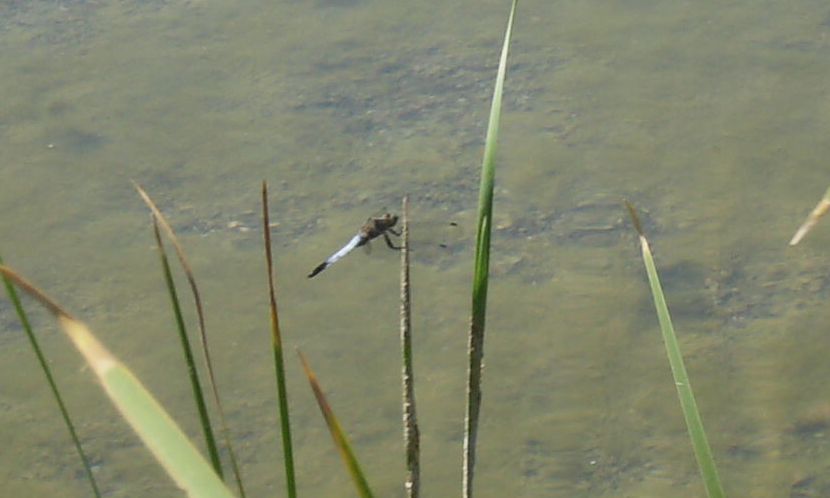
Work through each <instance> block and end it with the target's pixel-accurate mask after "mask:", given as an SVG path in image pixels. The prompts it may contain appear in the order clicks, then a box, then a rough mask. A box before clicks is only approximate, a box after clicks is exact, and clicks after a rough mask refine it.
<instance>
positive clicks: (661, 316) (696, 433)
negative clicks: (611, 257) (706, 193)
mask: <svg viewBox="0 0 830 498" xmlns="http://www.w3.org/2000/svg"><path fill="white" fill-rule="evenodd" d="M625 204H626V207H627V208H628V212H629V213H630V214H631V219H632V221H633V223H634V227H635V228H636V229H637V233H638V234H639V236H640V248H641V249H642V255H643V262H644V263H645V267H646V274H647V275H648V282H649V285H650V286H651V294H652V297H653V298H654V307H655V308H656V309H657V319H658V320H659V322H660V331H661V332H662V334H663V343H664V344H665V346H666V354H667V355H668V357H669V364H670V365H671V371H672V376H673V377H674V385H675V386H676V387H677V395H678V397H679V398H680V408H681V410H682V411H683V417H684V418H685V419H686V427H687V428H688V430H689V436H690V438H691V441H692V448H693V449H694V453H695V458H696V459H697V465H698V468H699V469H700V474H701V476H702V477H703V484H704V486H705V487H706V494H707V495H708V496H709V498H723V497H725V496H726V495H725V494H724V492H723V487H722V486H721V483H720V478H719V477H718V469H717V467H716V466H715V460H714V458H713V457H712V450H711V449H710V448H709V441H708V440H707V439H706V432H705V431H704V430H703V422H702V421H701V419H700V413H699V412H698V409H697V403H696V402H695V396H694V393H693V392H692V385H691V384H690V383H689V376H688V375H687V374H686V367H685V365H684V364H683V355H682V354H681V352H680V346H679V345H678V343H677V336H676V335H675V333H674V326H673V325H672V322H671V316H670V315H669V308H668V306H666V297H665V296H664V295H663V288H662V286H661V285H660V279H659V277H658V276H657V268H656V267H655V265H654V258H653V257H652V254H651V248H650V247H649V244H648V241H647V240H646V237H645V234H644V233H643V227H642V225H641V224H640V219H639V217H638V216H637V212H636V211H635V210H634V206H632V205H631V204H630V203H629V202H628V201H626V203H625Z"/></svg>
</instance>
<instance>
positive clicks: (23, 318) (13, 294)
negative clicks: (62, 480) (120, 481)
mask: <svg viewBox="0 0 830 498" xmlns="http://www.w3.org/2000/svg"><path fill="white" fill-rule="evenodd" d="M2 265H3V258H2V257H0V266H2ZM2 278H3V285H4V286H5V287H6V293H7V294H8V295H9V299H10V300H11V302H12V304H13V305H14V309H15V311H16V312H17V317H18V318H19V319H20V324H21V325H22V326H23V330H24V331H25V332H26V337H28V338H29V344H30V345H31V346H32V350H33V351H34V352H35V356H37V361H38V363H39V364H40V369H41V370H43V373H44V374H45V375H46V382H47V383H48V384H49V389H50V390H51V391H52V396H54V397H55V401H57V402H58V409H59V410H60V412H61V417H63V421H64V423H65V424H66V428H67V429H69V435H70V437H72V443H73V444H74V445H75V451H77V452H78V456H79V457H81V464H83V466H84V473H85V474H86V478H87V480H88V481H89V485H90V486H92V492H93V494H94V495H95V496H96V497H97V498H101V492H100V491H99V490H98V483H97V482H96V481H95V476H94V475H93V473H92V467H91V466H90V464H89V458H87V456H86V453H85V452H84V449H83V447H82V446H81V440H80V438H79V437H78V433H77V432H76V431H75V424H73V423H72V417H70V416H69V410H68V409H67V408H66V405H65V404H64V402H63V396H61V393H60V390H59V389H58V384H57V382H55V378H54V377H53V376H52V369H51V368H49V362H47V361H46V356H44V355H43V351H42V350H41V349H40V343H38V341H37V337H35V333H34V331H33V330H32V326H31V324H30V322H29V317H28V315H26V311H25V310H24V309H23V303H21V302H20V296H18V295H17V291H16V290H15V288H14V285H12V283H11V282H10V281H9V279H8V278H6V275H5V274H3V275H2Z"/></svg>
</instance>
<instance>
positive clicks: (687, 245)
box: [0, 0, 830, 497]
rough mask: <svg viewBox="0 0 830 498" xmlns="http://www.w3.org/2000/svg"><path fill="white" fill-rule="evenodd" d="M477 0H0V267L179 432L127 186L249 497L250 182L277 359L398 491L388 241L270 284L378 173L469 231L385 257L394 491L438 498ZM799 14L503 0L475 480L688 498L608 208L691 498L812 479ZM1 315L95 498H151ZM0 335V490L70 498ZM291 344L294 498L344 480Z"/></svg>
mask: <svg viewBox="0 0 830 498" xmlns="http://www.w3.org/2000/svg"><path fill="white" fill-rule="evenodd" d="M507 7H508V6H507V5H506V3H505V2H493V1H487V2H480V1H478V2H472V1H464V2H461V3H455V4H449V5H448V4H446V3H439V2H420V3H407V4H394V3H389V2H376V1H373V0H319V1H314V2H296V1H287V2H277V3H274V2H247V3H244V4H228V3H224V2H213V1H210V0H201V1H188V2H181V3H174V2H163V1H157V2H153V1H150V2H117V3H109V2H90V1H66V2H42V1H36V2H14V1H12V2H4V3H2V4H0V67H3V68H4V73H3V74H4V77H3V78H2V79H0V100H1V101H2V102H4V105H3V108H2V111H0V212H2V213H3V216H0V234H2V235H1V236H0V253H2V255H3V257H4V258H5V260H6V261H7V262H8V263H9V264H11V265H12V266H14V267H16V268H18V269H20V270H21V271H22V272H23V273H24V274H26V275H28V276H29V277H31V278H32V279H33V280H35V281H36V282H38V283H39V284H41V285H42V286H43V287H44V288H45V289H47V290H48V291H49V292H50V293H51V294H52V295H54V296H55V297H56V298H57V299H58V300H59V301H61V302H62V303H64V304H65V305H66V306H67V307H68V308H69V309H71V310H73V311H74V312H75V313H76V314H77V315H79V316H80V317H82V318H84V319H86V320H87V321H88V322H89V323H90V324H91V325H92V327H93V328H94V329H95V330H97V331H98V332H99V333H100V336H101V338H102V340H103V341H104V342H105V343H106V344H108V345H109V346H110V347H111V348H112V349H113V351H114V352H115V353H116V354H118V355H119V356H120V357H122V358H123V359H124V360H125V362H126V363H127V364H128V365H129V366H130V367H132V368H134V370H135V371H136V373H137V374H138V375H139V376H140V377H141V378H142V379H143V380H145V382H146V383H147V384H148V385H149V387H150V388H151V389H152V390H153V391H154V392H155V393H156V394H157V395H158V397H159V398H160V399H161V401H162V402H163V403H164V404H165V405H166V406H168V407H169V408H170V410H171V412H172V413H173V414H174V415H175V417H176V418H177V420H179V421H180V422H181V423H182V424H183V425H184V426H185V427H186V428H187V430H188V432H189V433H190V434H191V435H192V436H193V437H194V438H198V434H199V431H198V429H197V428H196V426H195V423H194V422H195V416H194V413H193V412H194V410H193V407H192V403H191V402H190V401H189V398H188V387H187V384H186V382H183V381H180V380H179V379H182V375H183V373H184V372H183V368H182V366H181V364H180V359H179V357H180V355H181V353H180V352H179V349H178V346H177V342H178V339H177V338H176V337H175V336H174V335H173V330H172V325H173V322H172V319H171V317H170V311H169V307H168V304H167V302H166V298H165V295H164V293H163V288H162V281H161V278H160V271H159V269H158V263H157V256H156V254H155V253H154V252H153V249H152V234H151V231H150V227H149V224H148V221H149V218H148V215H147V213H146V209H145V208H144V207H143V206H142V204H141V202H140V200H139V198H138V196H137V195H135V193H134V192H133V190H132V187H131V184H130V180H131V179H132V180H135V181H137V182H139V183H141V184H142V185H143V186H144V187H145V188H146V189H147V190H148V191H149V192H150V193H151V195H153V196H154V197H155V198H156V200H157V201H158V203H159V205H160V207H161V208H162V210H163V211H165V213H167V214H168V215H169V216H170V218H171V222H172V223H173V225H174V227H175V228H176V229H177V230H178V231H179V233H180V234H181V236H182V239H183V242H184V243H185V245H186V247H187V249H188V251H189V254H190V256H191V258H192V263H193V266H194V269H195V271H196V274H197V278H198V279H199V281H200V282H201V284H202V286H203V293H204V299H205V302H206V305H207V308H208V321H207V326H208V332H209V334H210V336H211V340H212V342H213V344H214V345H215V346H214V357H215V361H216V363H217V367H218V374H219V377H220V379H221V385H220V388H221V390H222V392H223V394H224V396H225V398H226V399H227V405H228V406H227V411H228V415H229V418H230V423H231V429H232V431H233V434H234V437H235V438H236V439H237V440H238V441H239V445H240V446H239V450H238V451H239V454H240V457H241V460H242V465H243V470H244V474H245V477H246V480H247V481H248V482H249V487H250V494H251V495H252V496H265V495H268V494H274V493H278V492H279V491H277V490H279V489H280V488H281V486H282V471H281V470H280V469H279V458H280V457H279V452H278V447H277V444H278V442H277V441H278V436H277V433H276V422H275V412H276V409H275V407H274V403H273V393H274V386H273V381H272V380H271V379H272V377H273V374H272V369H273V367H272V366H271V363H270V339H269V332H268V328H267V327H268V315H267V311H266V302H267V301H266V299H265V289H266V287H265V284H266V282H265V278H264V275H263V266H264V262H263V256H262V249H261V244H260V240H261V231H260V228H259V207H258V201H259V188H260V182H261V180H262V179H267V180H268V181H269V183H270V185H271V203H272V206H271V207H272V221H273V222H274V226H273V227H272V232H273V235H274V241H275V244H276V247H275V250H276V258H277V261H276V263H277V272H278V281H279V289H280V290H279V294H280V296H279V297H280V307H281V317H282V322H283V329H284V333H285V335H286V341H287V343H288V344H289V345H290V347H289V349H292V348H293V347H300V348H302V349H303V351H304V352H305V353H306V354H307V355H308V356H309V358H310V359H311V361H312V362H313V364H314V366H315V368H316V369H317V371H318V374H319V376H320V378H321V381H322V382H323V384H324V387H325V388H326V390H327V392H328V393H330V395H331V401H332V402H333V404H334V406H335V408H336V409H337V410H338V413H339V415H340V416H341V417H342V421H343V423H344V425H345V427H347V428H348V430H349V431H350V433H351V435H352V438H353V442H354V446H355V448H356V451H357V452H358V455H359V456H360V457H361V459H362V460H363V462H364V466H365V468H366V470H367V473H368V475H369V479H370V481H371V482H372V484H373V485H374V487H375V488H376V491H377V494H378V495H379V496H403V495H402V491H401V486H400V482H401V478H402V475H403V471H402V467H403V463H402V462H403V457H402V454H401V443H400V428H399V419H400V415H399V401H398V397H399V382H400V381H399V372H398V370H399V366H398V356H399V355H398V352H397V351H398V338H397V332H396V327H397V320H398V318H397V305H398V303H397V297H396V296H397V273H398V270H397V256H396V255H395V254H394V253H391V252H389V251H385V250H382V248H378V249H376V250H375V251H374V252H373V253H372V254H371V256H370V257H366V256H364V255H361V254H354V255H350V256H349V257H347V258H345V259H344V260H343V261H342V262H340V263H338V264H337V265H336V266H335V267H333V268H331V269H329V270H327V271H326V272H325V273H324V274H322V275H320V276H319V277H317V278H315V279H314V280H312V281H309V280H307V279H306V277H305V276H306V274H307V273H308V271H310V270H311V269H312V268H313V267H314V265H316V264H317V263H319V261H320V260H321V259H322V258H324V257H326V256H328V255H329V254H330V253H331V251H332V250H334V249H336V248H337V247H339V245H341V244H342V243H343V242H345V240H347V238H348V237H349V236H351V235H352V234H353V233H354V230H356V229H357V228H358V227H359V226H360V224H361V223H362V222H363V221H364V220H365V219H366V218H367V217H368V216H370V215H372V214H375V213H377V212H379V211H380V210H383V209H384V208H386V209H390V210H395V209H397V206H398V205H399V202H400V197H401V196H402V195H403V193H405V192H408V193H409V194H410V195H411V198H412V211H413V216H414V217H415V218H416V219H418V220H420V221H425V222H427V223H429V222H433V223H435V222H437V223H441V222H445V221H446V220H454V221H457V222H459V223H461V224H464V225H467V226H469V229H468V230H466V231H465V232H464V235H463V236H462V239H461V240H459V241H457V242H455V243H454V245H451V247H450V250H448V251H446V252H444V253H437V252H433V253H425V254H424V255H422V256H420V257H418V258H416V268H415V269H414V271H413V280H414V285H415V293H414V299H415V307H416V323H415V326H416V344H415V346H416V355H417V358H416V376H417V380H418V382H419V388H418V401H419V406H418V409H419V414H420V417H421V422H422V434H423V441H422V449H423V453H424V464H423V465H422V469H423V478H424V485H423V490H424V494H425V496H427V495H429V496H449V495H451V494H454V493H457V492H458V489H459V482H460V458H461V457H460V455H461V447H460V445H461V429H462V423H463V409H464V402H463V391H464V388H463V382H464V375H465V366H464V348H465V344H466V339H465V333H466V325H467V312H466V311H465V309H466V307H467V306H468V301H469V297H468V296H469V286H470V271H471V267H472V263H471V261H470V256H471V252H470V251H471V244H470V240H471V238H472V227H471V225H472V223H473V221H472V219H473V217H474V212H475V203H476V200H477V188H478V168H479V165H480V161H481V153H482V144H483V137H484V131H485V124H486V118H487V112H488V110H489V98H490V95H491V92H492V83H493V78H494V74H495V68H496V63H497V56H498V50H499V48H500V43H501V36H502V33H503V29H504V23H505V21H506V16H507ZM828 20H830V9H828V7H827V6H826V5H825V4H824V3H822V2H817V1H806V0H805V1H798V2H788V3H786V4H780V5H779V4H776V3H765V4H763V5H762V4H758V3H757V2H736V3H732V4H730V5H728V6H723V5H720V6H718V8H717V9H715V8H713V7H711V6H708V5H703V4H676V3H675V4H664V5H660V6H655V5H654V3H653V2H638V1H630V2H622V3H617V4H608V3H595V2H576V1H570V2H556V3H551V2H523V3H522V4H521V5H520V10H519V15H518V20H517V24H516V29H515V44H514V46H513V52H512V54H511V66H510V72H509V77H508V81H507V86H506V90H505V91H506V95H505V109H504V113H503V123H502V141H501V148H500V156H499V157H500V169H499V171H498V173H497V192H496V200H495V203H496V204H495V205H496V219H495V220H494V229H495V230H494V236H493V244H494V255H493V259H492V266H493V268H492V269H493V277H492V278H491V292H490V309H489V310H490V313H489V315H488V337H487V346H486V351H487V358H486V360H487V367H486V374H485V395H484V396H485V397H484V412H483V419H482V434H481V436H480V440H479V444H480V448H479V459H478V474H477V481H476V485H477V490H478V494H479V495H480V496H528V497H530V496H563V497H564V496H568V497H573V496H578V497H599V496H641V497H647V496H654V497H657V496H690V497H691V496H701V495H702V494H703V490H702V487H701V484H700V481H699V478H698V476H697V471H696V468H695V463H694V458H693V456H692V453H691V450H690V448H689V445H688V440H687V439H688V438H687V436H686V432H685V428H684V426H683V421H682V417H681V415H680V412H679V408H678V404H677V401H676V396H675V392H674V387H673V386H672V382H671V378H670V373H669V370H668V365H667V362H666V359H665V354H664V351H663V345H662V343H661V340H660V335H659V331H658V329H657V322H656V318H655V316H654V313H653V309H652V305H651V301H650V296H649V294H648V288H647V284H646V282H645V276H644V271H643V269H642V264H641V261H640V259H639V252H638V249H637V245H636V239H635V237H634V234H633V230H632V229H631V227H630V225H629V223H628V221H627V219H626V218H625V212H624V209H623V208H622V205H621V200H622V199H623V198H627V199H629V200H630V201H632V202H633V203H634V204H636V205H637V206H638V208H640V209H641V212H642V215H643V218H644V223H645V227H646V230H647V232H648V234H649V236H650V239H651V241H652V245H653V247H654V249H655V251H656V258H657V264H658V268H659V269H660V270H661V271H662V278H663V281H664V285H665V288H666V292H667V295H668V301H669V306H670V308H671V310H672V311H673V314H674V317H675V320H676V323H675V325H676V328H677V330H678V333H679V334H680V336H681V344H682V347H683V349H684V353H685V355H686V358H687V368H688V369H689V372H690V375H691V378H692V381H693V382H694V387H695V390H696V393H697V396H698V404H699V405H700V408H701V410H702V413H703V417H704V422H705V424H706V427H707V430H708V432H709V436H710V440H711V443H712V446H713V450H714V452H715V455H716V458H717V460H718V463H719V465H720V466H721V475H722V478H723V480H724V483H725V486H726V488H727V491H728V492H729V493H730V494H731V495H751V496H758V497H780V496H793V497H796V496H798V497H802V496H804V497H807V496H826V495H827V494H828V489H830V480H828V478H827V477H826V476H827V472H826V469H825V468H824V466H823V464H822V462H823V461H825V460H826V458H827V456H828V454H830V443H829V442H828V441H830V440H829V439H828V436H827V434H828V431H827V428H828V427H829V426H830V409H828V406H830V401H828V400H830V391H828V387H827V383H826V382H825V379H826V378H827V377H828V374H830V372H828V369H830V367H828V362H827V361H826V358H827V355H828V349H830V346H829V345H828V341H827V340H826V330H825V326H826V325H825V324H826V323H827V318H828V315H829V314H830V312H828V311H827V306H826V302H827V299H828V297H830V264H828V261H829V260H828V258H827V251H826V247H827V241H828V240H830V228H828V227H824V226H822V225H820V226H819V227H818V230H817V231H816V233H814V234H811V235H810V236H809V237H808V238H807V240H806V241H805V242H804V243H803V245H802V246H799V247H798V248H796V249H790V248H787V246H786V243H787V241H788V240H789V237H790V236H791V235H792V233H793V231H794V230H795V228H796V227H797V225H798V224H799V223H800V222H801V220H802V218H803V216H804V215H805V214H806V213H807V212H808V211H809V209H810V208H811V207H812V206H813V204H814V203H815V202H816V201H817V199H818V198H819V197H820V195H821V194H822V193H823V191H824V189H825V188H826V186H827V184H828V178H829V177H828V175H827V174H826V173H825V169H826V165H825V162H826V157H827V150H826V149H827V145H826V144H827V140H826V137H827V136H828V131H830V103H829V102H830V101H828V99H827V92H826V90H825V89H826V87H827V85H826V82H827V81H828V80H830V62H828V60H827V58H826V54H827V50H828V48H830V47H828V45H830V41H828V40H830V21H828ZM428 238H429V237H428ZM433 239H434V237H433ZM430 242H434V240H432V239H431V240H430ZM432 245H435V244H432ZM379 249H381V250H379ZM191 318H192V317H191ZM34 319H35V323H36V324H37V326H38V330H39V332H40V335H41V337H42V341H43V346H44V349H45V352H46V354H47V355H48V356H49V358H50V359H51V360H52V363H53V365H54V368H55V369H56V373H57V374H58V375H59V378H60V379H61V385H62V386H63V388H64V389H65V390H66V394H67V402H68V404H69V408H70V409H71V410H72V412H73V413H75V414H76V416H77V417H79V419H80V420H81V421H82V422H81V424H80V427H79V430H80V432H81V434H82V437H83V439H84V442H85V444H86V446H87V447H88V449H89V451H90V454H91V457H92V460H93V462H94V464H95V468H96V472H97V474H98V476H99V478H100V482H101V485H102V487H103V488H104V490H105V491H106V494H107V496H113V497H120V496H178V494H177V492H176V490H175V488H174V486H173V485H172V483H171V482H170V481H169V479H168V478H167V477H166V476H164V475H163V473H162V472H161V471H160V470H158V468H157V467H156V465H155V463H153V461H152V460H151V459H150V457H149V456H148V455H147V454H146V451H145V450H144V449H143V448H142V447H141V445H140V444H139V443H138V442H137V440H136V438H135V437H134V436H133V435H132V433H131V432H130V430H129V429H127V428H126V427H125V425H124V424H123V423H122V422H121V421H120V420H119V418H118V416H117V415H116V414H115V412H114V410H113V409H112V408H111V407H110V406H109V404H108V403H107V401H106V400H105V399H104V398H103V396H102V395H101V393H100V390H99V389H98V387H97V386H96V385H95V383H94V382H93V380H92V378H91V375H90V373H89V372H88V371H87V370H86V369H85V368H84V367H83V366H82V364H81V362H80V360H79V358H78V356H77V354H76V353H75V352H74V351H73V350H72V349H71V348H70V347H69V346H68V343H67V342H66V340H65V339H64V338H63V337H62V336H61V335H60V333H58V332H57V331H56V330H55V328H54V326H53V325H52V324H51V322H50V320H49V319H48V318H47V317H45V316H44V315H42V314H40V313H35V317H34ZM0 344H2V346H3V347H2V348H0V373H2V375H0V378H2V379H3V380H2V383H1V384H2V389H0V421H2V425H3V427H4V428H5V430H4V431H3V432H2V433H3V434H4V441H3V442H4V448H5V451H3V452H0V468H2V469H3V471H2V472H3V473H2V476H0V482H2V487H3V489H4V490H7V492H8V493H11V494H10V496H12V495H13V496H45V495H57V494H59V495H60V496H66V497H74V496H78V497H80V496H88V494H89V493H88V489H87V485H86V483H85V482H84V481H83V477H82V475H81V472H80V471H79V469H78V463H77V460H76V458H75V456H74V454H73V450H72V448H71V445H70V443H69V441H68V437H67V436H66V431H65V429H64V427H63V426H62V424H61V422H60V420H59V417H58V415H57V413H56V410H55V408H54V403H53V401H52V400H51V399H50V398H49V396H48V395H47V391H46V388H45V387H44V382H43V379H42V378H41V377H42V375H41V373H40V372H39V371H38V369H37V367H36V365H35V362H34V358H33V355H32V353H31V352H30V351H29V349H28V345H27V343H26V340H25V338H24V337H23V336H22V332H21V330H20V329H19V327H18V326H17V325H16V322H15V319H14V317H13V314H12V309H11V306H10V305H9V304H8V303H7V302H6V301H5V300H0ZM293 361H294V360H293V358H289V365H290V367H291V368H290V371H289V376H290V378H289V388H290V390H291V393H292V400H293V401H294V405H295V406H294V412H293V414H294V418H293V420H294V423H295V424H296V432H295V435H296V442H295V444H296V448H297V457H298V460H299V461H298V469H299V470H298V472H299V475H298V479H299V482H300V485H301V492H302V494H304V495H314V496H342V491H341V489H342V488H343V487H344V486H345V487H348V486H350V483H349V481H348V478H347V477H346V475H345V473H344V472H343V471H342V465H341V463H340V462H339V461H338V457H337V455H336V454H335V452H334V451H333V450H332V448H331V445H330V441H329V437H328V435H327V434H326V432H325V429H324V427H323V424H322V421H321V419H320V417H319V414H318V413H317V409H316V408H315V406H314V404H313V400H312V398H311V396H310V393H309V392H308V390H307V387H306V385H305V383H304V381H303V379H302V378H301V377H300V374H299V370H298V368H296V367H297V365H295V364H294V363H293Z"/></svg>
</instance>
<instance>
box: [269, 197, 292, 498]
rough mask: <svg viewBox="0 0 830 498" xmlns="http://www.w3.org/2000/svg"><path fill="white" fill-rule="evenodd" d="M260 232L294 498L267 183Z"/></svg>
mask: <svg viewBox="0 0 830 498" xmlns="http://www.w3.org/2000/svg"><path fill="white" fill-rule="evenodd" d="M262 231H263V233H264V236H265V264H266V266H267V268H268V297H269V307H270V310H271V342H272V347H273V349H274V371H275V374H276V377H277V402H278V403H279V418H280V430H281V432H282V453H283V462H284V464H283V465H284V467H285V486H286V488H287V490H288V496H289V498H295V497H296V496H297V484H296V479H295V476H294V451H293V448H292V444H291V422H290V420H289V416H288V389H287V388H286V387H285V362H284V360H283V354H282V351H283V348H282V333H281V332H280V321H279V315H278V314H277V298H276V291H275V287H276V286H275V284H274V261H273V258H272V253H271V223H270V221H269V217H268V184H267V183H266V182H265V181H263V182H262Z"/></svg>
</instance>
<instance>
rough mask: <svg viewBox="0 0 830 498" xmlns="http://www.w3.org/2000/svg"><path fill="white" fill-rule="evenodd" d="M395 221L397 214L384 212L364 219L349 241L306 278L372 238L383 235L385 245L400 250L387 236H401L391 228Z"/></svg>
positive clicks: (311, 276) (316, 273)
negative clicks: (364, 221) (381, 214)
mask: <svg viewBox="0 0 830 498" xmlns="http://www.w3.org/2000/svg"><path fill="white" fill-rule="evenodd" d="M397 223H398V217H397V215H394V214H391V213H386V214H384V215H383V216H376V217H372V218H369V219H368V220H366V223H364V224H363V226H362V227H360V230H358V232H357V235H355V236H354V237H352V239H351V240H350V241H349V242H347V243H346V245H345V246H343V247H341V248H340V250H339V251H337V252H336V253H334V254H332V255H331V256H329V257H328V259H326V260H325V261H323V262H322V263H320V264H319V265H317V267H316V268H314V269H313V270H311V273H309V274H308V278H314V277H315V276H317V275H319V274H320V272H322V271H323V270H325V269H326V268H328V267H329V266H331V265H333V264H334V263H336V262H338V261H340V260H341V259H343V257H344V256H346V255H347V254H349V253H350V252H352V251H353V250H354V249H356V248H358V247H361V246H365V245H366V244H368V243H369V242H370V241H372V240H373V239H376V238H378V237H381V236H382V237H383V240H384V241H385V242H386V245H387V246H388V247H389V248H390V249H394V250H396V251H397V250H400V249H401V246H396V245H395V244H394V243H392V239H391V238H389V234H390V233H391V234H392V235H395V236H397V237H400V236H401V232H400V231H398V230H395V229H394V228H393V227H394V226H395V225H396V224H397Z"/></svg>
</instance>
